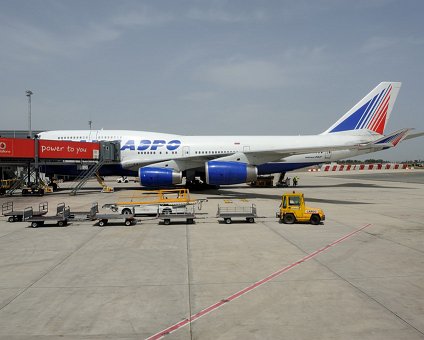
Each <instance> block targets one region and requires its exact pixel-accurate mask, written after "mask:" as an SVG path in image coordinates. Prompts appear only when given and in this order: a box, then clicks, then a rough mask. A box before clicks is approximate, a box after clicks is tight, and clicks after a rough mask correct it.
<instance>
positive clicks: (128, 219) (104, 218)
mask: <svg viewBox="0 0 424 340" xmlns="http://www.w3.org/2000/svg"><path fill="white" fill-rule="evenodd" d="M92 209H93V208H92ZM92 219H93V220H98V221H99V222H98V224H99V226H100V227H104V226H105V225H106V224H108V222H109V220H121V221H124V224H125V225H126V226H130V225H132V224H136V223H137V220H136V219H135V214H134V208H133V209H132V214H127V213H125V214H98V213H96V214H94V216H93V218H92Z"/></svg>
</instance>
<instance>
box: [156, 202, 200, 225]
mask: <svg viewBox="0 0 424 340" xmlns="http://www.w3.org/2000/svg"><path fill="white" fill-rule="evenodd" d="M157 218H158V219H159V220H161V221H162V222H163V224H165V225H169V224H171V222H186V223H187V224H193V223H194V219H195V218H196V214H195V213H194V205H192V204H190V205H184V206H179V207H173V208H172V209H171V208H170V207H163V208H162V209H161V207H160V206H159V208H158V214H157Z"/></svg>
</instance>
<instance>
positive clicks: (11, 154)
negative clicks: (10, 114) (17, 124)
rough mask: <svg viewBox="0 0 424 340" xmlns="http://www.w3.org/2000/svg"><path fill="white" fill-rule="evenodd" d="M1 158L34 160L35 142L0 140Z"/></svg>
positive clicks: (10, 139)
mask: <svg viewBox="0 0 424 340" xmlns="http://www.w3.org/2000/svg"><path fill="white" fill-rule="evenodd" d="M0 158H34V140H33V139H23V138H0Z"/></svg>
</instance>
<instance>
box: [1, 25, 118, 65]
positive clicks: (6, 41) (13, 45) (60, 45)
mask: <svg viewBox="0 0 424 340" xmlns="http://www.w3.org/2000/svg"><path fill="white" fill-rule="evenodd" d="M120 35H121V32H120V31H119V30H117V29H115V28H113V27H110V26H107V25H100V24H89V25H87V26H86V27H76V28H73V29H70V30H68V31H65V32H63V31H62V32H58V31H53V30H49V31H47V30H45V29H43V28H41V27H39V26H35V25H30V24H27V23H23V22H19V21H14V22H10V21H3V23H2V24H1V25H0V42H1V43H2V45H3V46H8V48H7V51H4V50H3V52H2V54H3V55H4V54H6V55H8V56H9V57H13V58H18V59H20V60H25V61H40V60H42V59H44V58H49V57H52V56H72V55H75V53H77V52H78V51H80V50H81V49H87V48H91V47H93V46H95V45H97V44H99V43H104V42H109V41H113V40H116V39H118V38H119V36H120Z"/></svg>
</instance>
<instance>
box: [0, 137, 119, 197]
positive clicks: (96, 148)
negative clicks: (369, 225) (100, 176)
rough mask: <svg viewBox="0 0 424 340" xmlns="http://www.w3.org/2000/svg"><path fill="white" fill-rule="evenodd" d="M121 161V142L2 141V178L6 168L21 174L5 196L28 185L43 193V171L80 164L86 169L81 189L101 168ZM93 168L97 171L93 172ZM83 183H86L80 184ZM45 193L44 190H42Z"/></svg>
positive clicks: (5, 139)
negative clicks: (41, 176)
mask: <svg viewBox="0 0 424 340" xmlns="http://www.w3.org/2000/svg"><path fill="white" fill-rule="evenodd" d="M119 162H120V147H119V143H118V142H104V141H101V142H96V143H93V142H73V141H58V140H40V139H37V138H34V139H29V138H28V139H25V138H0V174H1V176H2V177H3V175H4V173H5V172H4V171H3V169H7V171H8V172H9V173H10V170H11V169H12V170H13V172H15V173H17V172H18V169H26V170H24V171H21V176H20V178H19V180H18V181H16V183H17V184H16V185H14V186H13V187H12V188H10V189H9V190H8V191H7V192H6V194H9V195H11V194H13V192H14V191H15V190H16V189H18V188H19V187H21V186H22V185H23V184H25V183H26V184H27V185H28V187H31V188H33V187H36V188H37V190H36V192H37V193H40V190H39V188H40V186H42V181H40V168H42V167H44V166H49V165H55V166H60V165H72V164H73V165H80V166H81V168H85V169H86V170H85V171H83V172H82V174H83V175H82V176H81V177H80V178H79V180H80V183H78V184H77V186H78V188H77V190H78V189H79V188H81V187H82V185H84V183H85V182H87V180H88V178H89V177H91V176H92V175H93V174H94V173H95V172H96V171H97V170H98V169H99V168H100V167H101V166H102V165H104V164H114V163H119ZM93 169H94V171H93ZM81 182H83V183H81ZM42 192H43V193H44V191H43V190H42Z"/></svg>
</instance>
